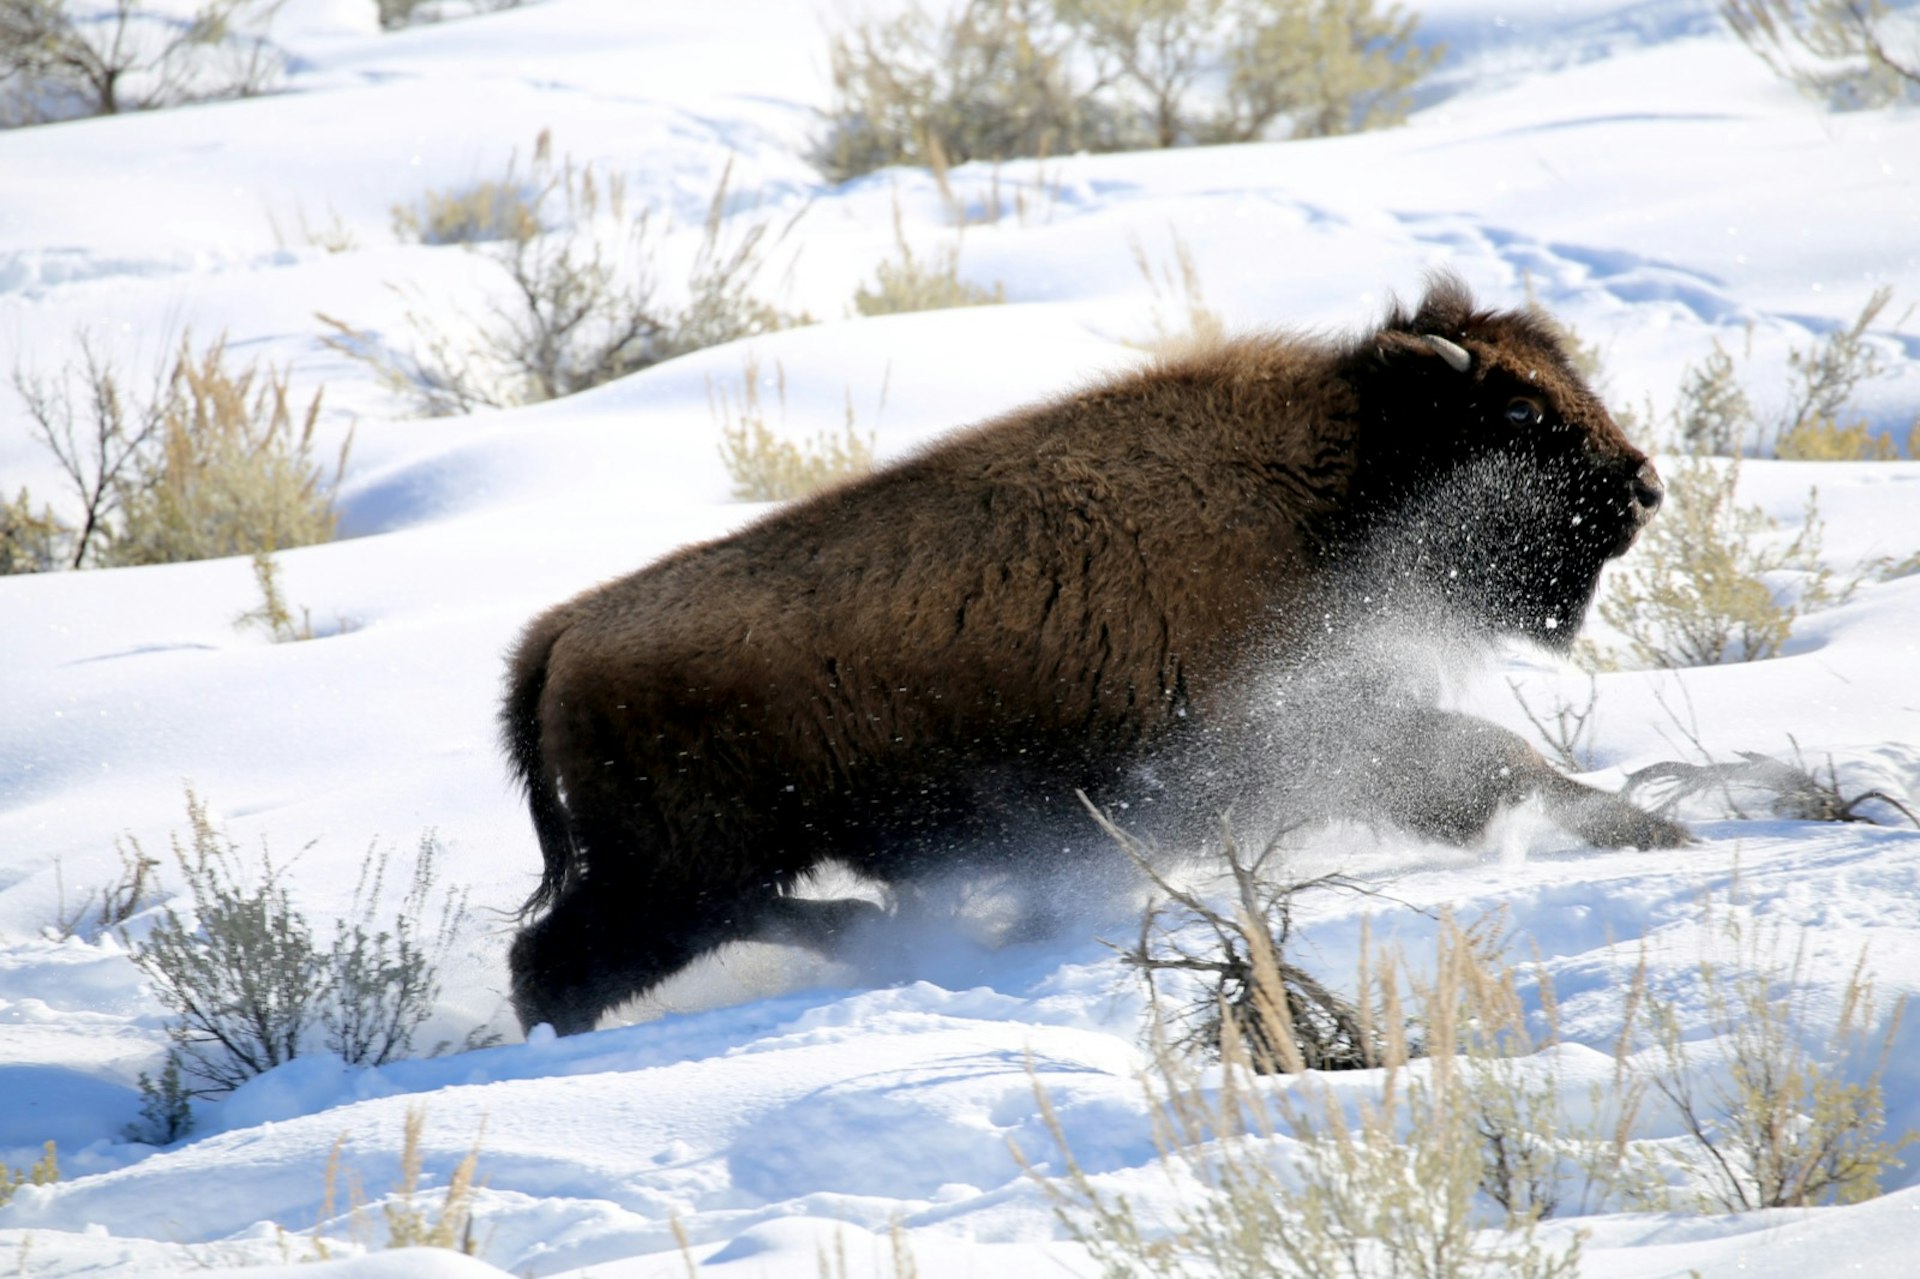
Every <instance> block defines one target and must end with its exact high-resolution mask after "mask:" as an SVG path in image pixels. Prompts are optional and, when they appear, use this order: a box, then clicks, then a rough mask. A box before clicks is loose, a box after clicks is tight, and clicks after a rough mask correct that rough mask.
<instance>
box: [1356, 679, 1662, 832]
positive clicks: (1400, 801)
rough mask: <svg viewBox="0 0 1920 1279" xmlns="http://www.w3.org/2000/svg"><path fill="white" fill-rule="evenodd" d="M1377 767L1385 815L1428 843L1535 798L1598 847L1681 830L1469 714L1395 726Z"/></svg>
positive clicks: (1418, 715) (1428, 715)
mask: <svg viewBox="0 0 1920 1279" xmlns="http://www.w3.org/2000/svg"><path fill="white" fill-rule="evenodd" d="M1395 729H1396V731H1395V732H1394V733H1393V734H1392V736H1393V739H1394V743H1395V744H1394V745H1393V747H1392V748H1391V749H1390V752H1389V754H1388V756H1387V758H1386V759H1385V760H1384V761H1382V762H1383V763H1384V764H1385V765H1386V767H1384V768H1381V767H1379V765H1378V764H1377V765H1376V771H1375V776H1376V778H1378V779H1379V780H1380V781H1381V784H1382V789H1383V797H1384V799H1385V806H1386V809H1387V814H1388V816H1389V817H1391V818H1392V819H1393V820H1394V821H1396V822H1398V823H1399V824H1401V825H1404V826H1407V827H1409V828H1411V829H1413V830H1416V831H1419V832H1420V833H1422V834H1425V835H1428V836H1431V837H1433V838H1437V839H1442V840H1446V841H1448V842H1450V843H1462V844H1463V843H1467V842H1469V841H1471V840H1473V839H1476V838H1478V837H1479V836H1480V835H1481V834H1482V833H1484V832H1485V830H1486V828H1487V824H1488V823H1489V822H1491V821H1492V820H1493V818H1494V815H1495V814H1496V813H1498V812H1499V810H1500V809H1501V808H1502V807H1504V806H1507V805H1511V804H1517V803H1521V802H1523V801H1525V800H1528V799H1531V798H1534V797H1536V796H1538V797H1539V798H1540V799H1541V800H1542V801H1544V802H1545V804H1546V809H1547V815H1548V816H1549V817H1551V818H1552V819H1553V821H1554V822H1555V823H1556V824H1558V825H1559V826H1561V827H1563V828H1564V829H1566V830H1568V831H1571V832H1572V833H1574V834H1575V835H1578V836H1579V837H1580V838H1582V839H1584V840H1586V841H1587V842H1588V843H1590V844H1593V845H1596V846H1597V847H1601V848H1621V847H1626V846H1629V845H1630V846H1633V847H1636V848H1678V847H1681V846H1682V845H1685V844H1690V843H1692V842H1693V838H1692V836H1691V835H1689V834H1688V833H1687V831H1686V828H1685V827H1683V826H1681V825H1679V824H1678V823H1676V822H1671V821H1668V820H1667V819H1666V818H1664V817H1660V816H1657V815H1655V814H1653V813H1649V812H1647V811H1646V810H1644V809H1642V808H1639V807H1636V806H1635V805H1633V804H1631V803H1629V802H1628V801H1626V800H1624V799H1622V798H1620V797H1619V796H1618V795H1614V794H1610V793H1609V792H1607V791H1603V790H1599V789H1596V788H1595V787H1592V786H1588V785H1586V784H1585V783H1582V782H1577V781H1575V780H1573V779H1572V778H1571V777H1567V776H1564V775H1563V774H1561V773H1560V772H1559V771H1558V770H1556V769H1555V768H1554V767H1553V765H1551V764H1549V763H1547V761H1546V760H1545V759H1544V758H1542V757H1541V755H1540V752H1538V751H1536V750H1535V749H1534V748H1533V747H1532V746H1530V745H1528V744H1527V742H1526V740H1525V739H1524V738H1522V737H1520V736H1519V735H1518V734H1517V733H1513V732H1509V731H1508V730H1507V729H1504V728H1501V727H1500V726H1499V725H1497V724H1492V723H1489V722H1487V721H1486V720H1482V719H1475V718H1474V717H1472V716H1470V715H1461V714H1457V713H1455V712H1451V711H1438V710H1429V711H1421V712H1415V713H1412V714H1409V715H1408V716H1406V717H1405V719H1404V720H1403V721H1401V722H1399V723H1397V724H1396V725H1395Z"/></svg>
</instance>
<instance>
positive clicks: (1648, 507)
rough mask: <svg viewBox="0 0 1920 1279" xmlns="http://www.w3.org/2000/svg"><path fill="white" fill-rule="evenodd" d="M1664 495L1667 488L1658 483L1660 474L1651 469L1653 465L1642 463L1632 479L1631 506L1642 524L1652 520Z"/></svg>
mask: <svg viewBox="0 0 1920 1279" xmlns="http://www.w3.org/2000/svg"><path fill="white" fill-rule="evenodd" d="M1666 495H1667V486H1666V485H1664V484H1662V483H1661V482H1660V473H1659V472H1658V471H1656V470H1654V469H1653V463H1651V462H1646V463H1643V464H1642V465H1641V467H1640V469H1639V470H1638V471H1637V472H1635V473H1634V477H1633V504H1634V506H1635V508H1636V509H1637V513H1638V514H1639V516H1640V519H1641V522H1642V523H1644V522H1645V521H1647V520H1650V519H1652V518H1653V513H1654V512H1655V511H1657V510H1659V509H1660V502H1661V499H1663V498H1665V497H1666Z"/></svg>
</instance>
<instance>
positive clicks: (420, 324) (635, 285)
mask: <svg viewBox="0 0 1920 1279" xmlns="http://www.w3.org/2000/svg"><path fill="white" fill-rule="evenodd" d="M517 164H518V162H517V159H516V160H515V161H511V162H510V163H509V166H508V173H507V176H506V177H505V178H503V179H501V180H500V181H499V182H496V183H490V184H480V185H478V186H476V187H474V188H471V189H470V190H469V192H468V193H467V194H466V195H465V196H452V197H444V198H438V197H436V200H437V201H438V202H436V201H435V200H430V201H429V202H427V203H426V204H423V205H422V206H421V207H420V209H418V210H415V211H413V212H411V213H408V214H406V215H405V216H404V217H403V216H402V214H400V213H396V230H402V231H404V230H406V229H407V228H408V227H413V226H417V227H418V234H420V235H421V236H422V237H423V238H425V237H429V236H444V237H445V238H446V240H447V241H448V242H458V243H461V244H463V245H465V246H467V247H474V246H475V245H476V244H477V245H478V249H477V251H479V252H481V253H484V254H485V255H486V256H487V257H489V258H491V259H492V260H493V261H494V262H495V263H497V264H498V265H499V267H500V268H501V269H502V270H503V271H504V272H505V274H506V277H507V278H506V285H507V287H506V289H505V291H504V294H503V297H502V300H498V301H495V302H494V303H492V304H491V306H490V311H489V315H488V317H487V318H486V319H485V320H484V321H482V322H481V323H480V324H479V325H477V326H476V327H474V328H473V329H471V330H469V331H465V332H454V331H450V330H449V329H447V328H446V327H445V326H444V325H443V324H442V323H441V322H440V321H439V320H437V319H435V318H433V317H432V316H431V314H430V313H429V304H428V301H427V299H426V298H424V297H423V296H422V295H420V294H419V292H418V290H414V291H413V292H412V293H411V294H410V295H409V294H407V291H406V290H399V291H400V292H402V294H403V295H407V296H410V302H411V304H410V306H409V308H408V310H407V312H406V315H405V326H406V328H407V329H408V330H409V331H410V333H411V334H412V337H413V342H412V343H411V344H410V345H409V346H407V347H405V348H397V347H394V346H392V345H390V344H388V343H386V342H384V341H382V340H381V338H380V337H379V336H378V335H377V334H374V333H371V332H369V331H366V330H363V329H357V328H354V327H353V326H352V325H351V324H349V323H347V322H346V321H344V320H340V319H336V318H334V317H332V316H328V315H324V314H323V315H319V316H318V317H317V318H318V319H319V320H320V321H321V323H323V324H325V325H326V326H327V327H329V328H330V329H332V330H333V333H332V335H331V336H329V337H326V338H324V339H323V341H325V343H326V344H327V345H328V346H329V347H332V348H333V349H334V350H337V351H339V352H341V353H342V354H344V355H347V356H349V357H351V358H353V359H356V360H359V361H360V362H362V363H364V364H366V365H367V366H368V367H369V368H371V369H372V370H373V372H374V374H375V376H376V377H377V378H378V380H379V381H380V383H381V384H382V385H383V386H385V387H386V388H387V389H388V390H389V391H392V392H394V393H395V394H398V395H400V396H402V397H403V398H406V399H409V400H411V401H412V402H413V404H414V406H415V407H416V408H417V409H418V410H419V411H420V412H422V413H424V414H426V415H428V416H436V417H437V416H445V415H449V414H456V413H470V412H472V411H474V410H475V409H477V408H483V407H495V408H499V407H506V406H510V405H516V404H531V403H537V402H540V401H543V400H550V399H555V398H557V397H559V396H563V395H571V394H573V393H574V392H577V391H584V390H587V389H589V388H591V387H595V386H599V385H600V384H602V383H604V382H609V381H612V380H613V379H614V378H618V377H624V376H625V375H627V374H629V373H635V372H638V371H639V370H641V369H644V368H647V367H649V366H651V365H654V364H657V363H659V362H660V361H662V360H667V359H672V358H673V357H674V356H677V355H684V354H686V353H688V352H690V351H696V350H700V349H702V348H703V347H708V346H714V345H717V344H719V343H723V342H731V341H734V340H736V339H739V338H743V337H753V336H756V335H759V334H762V333H768V332H772V331H773V330H775V329H779V328H784V327H787V326H789V325H792V324H799V323H807V322H808V317H806V316H804V315H791V314H788V313H786V312H783V311H781V310H779V309H778V308H776V307H774V306H772V305H770V304H768V303H767V302H765V301H763V300H762V299H760V298H759V297H758V296H757V294H756V293H755V285H756V283H757V280H758V277H759V275H760V273H761V270H762V269H763V267H764V266H765V263H766V254H767V253H768V252H769V251H770V250H771V249H772V248H773V247H774V246H775V245H776V244H778V243H779V241H780V240H781V239H782V238H784V236H785V234H786V232H787V231H790V230H791V229H792V225H793V222H792V221H791V220H790V221H789V222H788V223H787V224H786V226H785V227H784V228H783V229H781V230H780V231H778V232H774V231H773V230H772V227H771V224H770V223H768V222H767V221H765V220H761V221H757V222H754V223H753V224H752V225H750V226H748V227H747V228H746V229H745V230H744V231H742V232H740V233H739V234H738V235H737V236H734V235H730V234H729V232H728V230H727V225H726V224H727V218H726V208H727V203H728V193H729V182H730V178H731V166H729V168H728V169H727V170H726V171H724V172H723V173H722V175H721V179H720V182H719V184H718V185H717V187H716V188H715V191H714V194H713V198H712V200H711V201H710V202H709V206H708V211H707V217H706V220H705V223H704V225H703V228H702V236H701V241H700V244H699V246H698V248H697V250H696V252H695V255H694V261H693V265H692V268H691V270H690V272H689V277H688V282H687V300H686V302H685V303H684V304H682V305H681V306H679V307H671V306H668V305H666V304H664V303H661V302H659V301H658V300H657V299H656V296H655V279H654V275H653V259H654V255H655V252H656V246H655V242H654V237H653V231H652V219H651V217H650V216H649V215H647V214H645V213H642V214H641V215H639V216H638V217H637V218H629V217H628V215H627V205H626V184H625V182H624V180H622V179H621V178H620V177H618V176H617V175H616V176H614V177H611V178H603V177H602V176H601V175H600V174H599V173H598V171H597V170H596V169H595V168H594V166H593V165H591V164H587V165H578V166H577V165H575V164H574V163H573V162H572V160H571V159H563V160H555V158H554V156H553V147H552V138H551V136H550V135H549V134H548V133H546V132H545V131H542V132H541V134H540V135H539V137H538V139H537V140H536V142H535V146H534V151H533V160H532V164H531V166H530V168H529V170H528V174H527V176H526V177H525V178H524V179H522V178H521V177H519V176H518V170H517ZM482 190H484V191H486V192H488V193H489V194H488V195H487V196H486V197H485V199H484V200H482V199H480V198H479V197H477V196H474V194H473V193H474V192H479V191H482ZM429 194H430V196H431V195H432V193H429ZM797 216H798V215H796V218H797ZM408 219H411V221H409V220H408Z"/></svg>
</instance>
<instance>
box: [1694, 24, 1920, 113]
mask: <svg viewBox="0 0 1920 1279" xmlns="http://www.w3.org/2000/svg"><path fill="white" fill-rule="evenodd" d="M1720 12H1721V15H1722V16H1723V17H1725V18H1726V20H1727V23H1728V25H1730V26H1731V27H1732V28H1733V30H1734V33H1735V34H1736V35H1738V36H1739V37H1740V39H1741V40H1742V41H1743V42H1744V43H1745V44H1746V46H1747V47H1748V48H1749V49H1751V50H1753V52H1754V53H1756V54H1757V55H1759V57H1760V58H1761V59H1762V60H1763V61H1765V62H1766V64H1767V66H1768V67H1769V68H1770V69H1771V70H1772V71H1773V72H1774V74H1775V75H1778V76H1780V77H1781V78H1782V79H1784V80H1787V81H1788V82H1790V83H1791V84H1793V85H1794V86H1796V87H1797V88H1799V89H1800V90H1801V91H1802V92H1803V93H1806V94H1808V95H1810V96H1812V97H1816V98H1820V99H1823V100H1824V101H1826V102H1828V103H1830V104H1831V105H1833V106H1834V107H1837V108H1840V109H1843V110H1850V109H1857V108H1861V107H1878V106H1885V105H1887V104H1889V103H1892V102H1897V101H1899V100H1901V99H1903V98H1904V99H1912V98H1916V97H1920V33H1916V32H1915V30H1914V28H1913V27H1912V26H1911V25H1910V24H1909V25H1908V26H1907V27H1906V28H1905V29H1904V31H1903V29H1902V28H1900V27H1899V26H1897V25H1896V23H1897V19H1896V17H1895V15H1894V13H1893V11H1892V10H1891V9H1890V8H1889V6H1888V5H1887V3H1886V0H1721V3H1720Z"/></svg>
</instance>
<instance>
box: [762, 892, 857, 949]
mask: <svg viewBox="0 0 1920 1279" xmlns="http://www.w3.org/2000/svg"><path fill="white" fill-rule="evenodd" d="M886 917H887V911H886V910H885V908H883V907H881V906H880V905H878V904H877V903H875V902H870V901H868V900H867V899H866V898H864V897H831V898H817V897H775V898H774V899H773V900H771V901H769V902H767V903H766V904H765V906H764V907H762V909H761V910H760V913H759V917H758V922H757V923H756V925H755V926H754V929H753V932H752V934H751V936H750V937H749V938H748V940H751V941H763V942H771V943H773V944H775V945H780V946H800V947H803V948H805V949H807V950H810V951H813V952H814V953H815V954H817V955H820V956H823V957H824V958H827V959H836V958H839V957H840V956H841V955H842V954H843V953H844V952H845V950H846V947H847V945H848V943H849V942H850V941H851V940H852V939H853V937H854V935H855V934H856V933H857V932H858V931H860V930H861V929H863V928H865V927H867V926H869V925H871V924H874V923H876V922H878V921H880V920H882V919H885V918H886Z"/></svg>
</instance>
